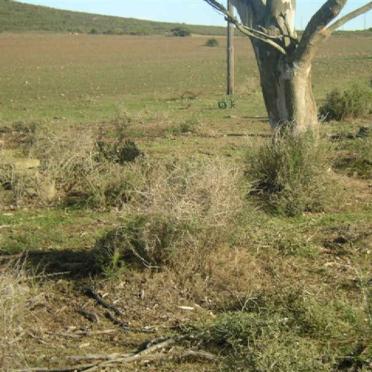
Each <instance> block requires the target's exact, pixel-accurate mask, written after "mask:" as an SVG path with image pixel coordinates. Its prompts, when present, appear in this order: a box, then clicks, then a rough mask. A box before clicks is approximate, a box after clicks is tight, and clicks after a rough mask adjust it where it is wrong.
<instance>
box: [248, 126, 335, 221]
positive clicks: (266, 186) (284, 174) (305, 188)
mask: <svg viewBox="0 0 372 372" xmlns="http://www.w3.org/2000/svg"><path fill="white" fill-rule="evenodd" d="M248 167H249V168H248V170H247V176H248V177H249V178H250V180H251V181H252V185H253V191H252V194H253V195H256V196H258V197H259V199H260V200H261V201H262V202H263V204H264V206H265V207H269V209H270V210H272V211H274V212H276V213H280V214H284V215H287V216H296V215H299V214H301V213H303V212H305V211H320V210H323V209H324V208H325V207H326V205H327V203H328V201H329V191H328V185H329V182H328V177H327V174H328V167H329V166H328V161H327V156H326V151H325V147H324V146H323V145H322V144H321V143H318V142H317V140H316V139H315V138H314V136H313V134H312V133H306V134H304V135H294V134H293V133H292V132H291V131H289V130H284V131H282V132H281V133H279V134H278V135H277V136H276V137H275V139H274V140H273V142H271V143H269V144H266V145H264V146H262V147H261V148H260V149H259V150H258V152H257V153H255V154H253V155H252V154H250V155H249V156H248Z"/></svg>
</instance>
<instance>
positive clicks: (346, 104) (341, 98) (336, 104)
mask: <svg viewBox="0 0 372 372" xmlns="http://www.w3.org/2000/svg"><path fill="white" fill-rule="evenodd" d="M371 112H372V89H371V88H370V87H367V86H363V85H360V84H355V85H353V86H351V87H350V88H349V89H346V90H345V91H344V92H341V91H340V90H338V89H335V90H333V91H332V92H330V93H329V94H328V95H327V97H326V101H325V103H324V104H323V105H322V106H321V107H320V115H321V116H322V117H324V118H325V120H327V121H329V120H337V121H341V120H344V119H349V118H350V119H353V118H358V117H363V116H366V115H368V114H370V113H371Z"/></svg>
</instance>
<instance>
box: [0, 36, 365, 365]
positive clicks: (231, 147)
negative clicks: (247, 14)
mask: <svg viewBox="0 0 372 372" xmlns="http://www.w3.org/2000/svg"><path fill="white" fill-rule="evenodd" d="M209 38H212V37H207V36H194V37H186V38H177V37H160V36H147V37H138V36H102V35H57V34H37V33H35V34H33V33H28V34H1V35H0V50H1V57H0V156H1V158H0V208H1V210H0V293H1V298H0V315H1V316H0V365H2V366H3V369H5V370H12V369H22V368H36V367H38V368H40V367H44V368H60V369H63V368H67V367H71V366H76V369H77V370H79V368H80V370H89V368H92V367H95V368H97V369H98V370H105V368H106V370H119V371H121V370H123V371H124V370H125V371H127V370H142V369H143V370H148V369H149V370H161V371H163V370H169V371H174V370H179V371H187V370H189V371H209V370H210V371H214V370H219V369H227V370H248V371H249V370H252V371H269V370H272V371H297V370H304V371H311V370H324V371H331V370H335V369H336V370H337V369H340V370H341V369H342V368H345V369H347V368H360V369H361V370H365V371H367V370H369V368H371V355H372V354H371V353H372V350H371V322H372V320H371V306H372V305H371V280H372V272H371V261H372V260H371V249H372V246H371V241H372V236H371V235H372V223H371V221H372V206H371V193H372V181H371V175H372V171H371V166H372V165H371V164H372V158H371V156H372V155H371V131H372V129H371V124H372V117H371V114H369V115H365V116H364V117H362V118H359V119H353V120H351V119H350V120H346V121H342V122H325V123H323V124H322V126H321V138H322V141H323V142H324V143H325V145H326V146H327V154H328V157H329V159H328V161H329V164H330V165H329V168H328V169H327V172H328V173H329V174H330V175H331V177H332V180H333V183H332V187H334V188H333V189H332V190H331V193H330V194H331V195H330V197H329V203H328V204H327V206H326V207H325V208H324V209H323V210H319V211H316V212H314V211H311V212H305V213H302V214H300V215H296V216H294V217H288V216H285V215H283V214H281V213H274V212H273V211H272V210H268V209H267V208H265V207H264V206H263V205H262V204H261V203H260V202H259V200H258V198H257V195H254V193H252V184H253V183H254V180H252V179H251V177H250V175H249V169H250V164H249V163H250V161H251V160H248V159H252V156H254V154H256V152H257V151H258V149H259V148H260V146H262V145H265V144H267V143H269V141H270V140H271V139H270V138H271V130H270V128H269V125H268V123H267V118H266V113H265V109H264V105H263V101H262V97H261V93H260V84H259V79H258V72H257V68H256V65H255V60H254V55H253V52H252V50H251V48H250V45H249V42H248V40H247V39H245V38H240V37H239V38H237V40H236V55H237V71H236V74H237V76H236V95H235V96H234V98H233V100H230V99H228V98H226V97H225V95H224V91H225V40H224V38H221V37H213V38H216V39H217V40H218V42H219V45H218V46H217V47H207V46H205V43H206V41H207V40H208V39H209ZM355 82H359V83H361V84H365V85H368V84H372V33H371V32H369V33H368V32H367V33H351V34H347V33H345V34H338V35H336V36H335V37H333V38H332V39H331V40H330V41H329V42H328V43H327V44H326V45H325V46H324V47H323V48H322V50H321V51H320V53H319V56H318V58H317V59H316V61H315V63H314V69H313V83H314V92H315V95H316V99H317V101H318V102H319V104H321V103H322V102H323V101H324V99H325V97H326V94H327V93H329V92H330V91H331V90H332V89H334V88H339V89H341V90H343V89H346V88H347V87H349V86H350V85H351V84H353V83H355ZM219 106H220V107H219ZM221 106H227V108H221ZM361 128H362V129H361ZM363 128H364V129H363ZM252 154H253V155H252ZM330 187H331V186H330ZM116 249H117V250H118V252H122V253H123V252H124V253H123V257H121V256H120V257H119V256H115V254H116V253H115V252H116ZM113 252H114V253H113ZM119 261H120V262H119ZM95 294H96V295H98V296H99V297H96V298H94V295H95ZM97 298H98V301H97ZM100 299H103V300H104V302H102V301H101V302H100ZM107 304H109V305H112V306H111V307H110V306H106V307H105V305H107ZM160 337H165V339H164V340H165V341H164V340H163V339H159V338H160ZM151 340H157V342H155V343H154V345H157V346H158V345H159V342H165V344H164V345H161V344H160V346H162V347H157V348H154V349H151V345H150V346H149V345H148V344H145V346H143V345H144V344H143V343H144V342H146V341H151ZM141 345H142V348H141ZM139 350H142V351H143V350H146V352H148V353H142V354H141V351H139ZM131 352H136V353H137V354H135V355H136V357H134V358H132V359H130V357H133V355H132V354H131V355H126V354H127V353H131ZM128 358H129V359H128ZM110 361H111V362H110ZM98 363H106V364H98ZM110 363H111V364H110ZM84 365H89V366H86V367H83V366H84Z"/></svg>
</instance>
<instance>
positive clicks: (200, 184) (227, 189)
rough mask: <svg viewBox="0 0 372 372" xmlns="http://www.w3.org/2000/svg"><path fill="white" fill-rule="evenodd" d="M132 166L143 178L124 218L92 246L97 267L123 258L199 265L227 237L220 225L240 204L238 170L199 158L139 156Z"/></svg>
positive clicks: (108, 268) (119, 262) (115, 263)
mask: <svg viewBox="0 0 372 372" xmlns="http://www.w3.org/2000/svg"><path fill="white" fill-rule="evenodd" d="M135 169H136V170H137V172H138V173H139V174H140V175H141V177H142V178H141V181H140V182H138V183H137V184H136V185H137V188H136V189H135V191H134V193H133V198H132V199H131V200H130V202H129V203H128V205H127V206H126V209H125V212H126V214H125V222H124V223H123V224H122V225H121V226H120V227H119V228H116V229H114V230H113V231H111V232H109V233H108V234H106V235H105V236H104V237H103V238H102V239H100V240H98V241H97V244H96V247H95V248H94V256H95V260H96V262H97V267H98V268H99V269H98V270H99V271H115V270H116V269H118V268H120V267H121V266H123V265H125V263H135V264H139V263H140V264H142V266H145V267H146V266H147V267H154V266H156V267H159V266H160V267H161V266H163V265H171V266H172V265H179V263H180V262H181V263H184V260H186V259H187V260H188V261H189V262H188V267H189V268H190V270H192V268H193V267H196V266H200V265H202V261H203V257H205V256H206V254H205V253H206V252H207V251H209V250H211V249H214V248H215V247H216V245H217V244H218V242H219V241H221V239H223V238H225V239H226V234H225V229H226V228H227V226H228V225H229V223H231V222H232V221H233V217H234V215H235V214H236V211H237V210H239V206H240V202H241V197H240V195H241V194H240V190H239V183H238V179H239V178H238V172H237V170H236V169H234V168H233V167H231V166H229V165H228V164H227V163H225V162H222V161H215V162H213V163H212V162H210V161H198V160H189V161H187V162H183V161H173V162H168V163H165V164H159V163H156V164H155V163H154V162H151V161H147V162H146V161H144V162H142V163H138V164H136V165H135ZM181 256H182V258H181ZM181 265H182V264H181ZM102 268H103V270H102Z"/></svg>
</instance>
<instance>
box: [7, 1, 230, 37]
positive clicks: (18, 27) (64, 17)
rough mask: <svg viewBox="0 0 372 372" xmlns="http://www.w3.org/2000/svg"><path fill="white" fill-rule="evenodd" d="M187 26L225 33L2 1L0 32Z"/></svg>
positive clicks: (156, 30)
mask: <svg viewBox="0 0 372 372" xmlns="http://www.w3.org/2000/svg"><path fill="white" fill-rule="evenodd" d="M177 27H185V28H187V29H188V30H190V32H191V33H194V34H200V35H223V34H224V33H225V30H224V28H223V27H215V26H197V25H184V24H178V23H164V22H153V21H145V20H139V19H134V18H122V17H110V16H103V15H97V14H88V13H81V12H71V11H66V10H59V9H53V8H48V7H44V6H36V5H30V4H22V3H20V2H16V1H12V0H0V32H27V31H50V32H78V33H91V34H125V35H164V34H169V33H171V30H172V29H173V28H177Z"/></svg>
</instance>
